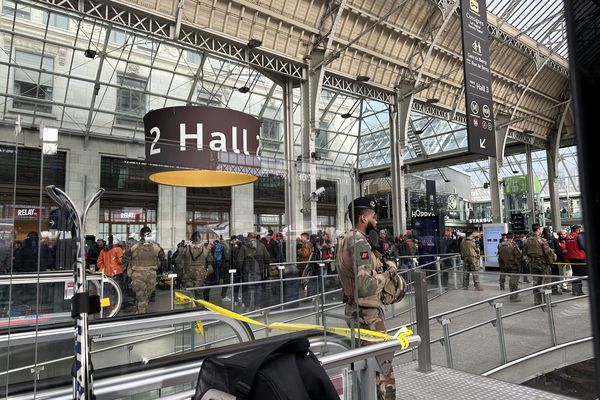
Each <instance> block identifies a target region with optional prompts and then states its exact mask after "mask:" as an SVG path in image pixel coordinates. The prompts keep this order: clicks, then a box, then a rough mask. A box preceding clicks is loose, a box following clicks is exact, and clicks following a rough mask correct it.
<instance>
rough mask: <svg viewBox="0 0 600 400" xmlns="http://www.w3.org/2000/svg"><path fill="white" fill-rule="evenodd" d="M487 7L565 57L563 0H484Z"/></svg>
mask: <svg viewBox="0 0 600 400" xmlns="http://www.w3.org/2000/svg"><path fill="white" fill-rule="evenodd" d="M487 9H488V11H489V12H491V13H492V14H494V15H496V16H497V17H498V18H500V19H501V20H504V21H506V22H508V23H509V24H511V25H512V26H514V27H515V28H517V29H519V30H520V31H521V32H522V34H525V35H528V36H530V37H531V38H533V39H535V40H536V41H537V42H539V43H541V44H543V45H544V46H546V47H547V48H549V49H550V50H552V51H553V52H554V53H556V54H558V55H560V56H562V57H564V58H568V50H567V28H566V26H565V18H564V15H563V13H564V7H563V0H533V1H532V0H487Z"/></svg>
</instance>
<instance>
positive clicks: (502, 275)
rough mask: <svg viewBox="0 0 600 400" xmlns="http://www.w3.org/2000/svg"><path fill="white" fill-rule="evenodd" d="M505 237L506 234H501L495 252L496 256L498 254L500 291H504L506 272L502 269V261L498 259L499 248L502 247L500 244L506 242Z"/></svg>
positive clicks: (500, 258)
mask: <svg viewBox="0 0 600 400" xmlns="http://www.w3.org/2000/svg"><path fill="white" fill-rule="evenodd" d="M506 235H507V234H506V233H503V234H502V235H501V237H500V243H498V251H497V252H496V254H498V271H499V272H500V290H504V287H505V285H504V284H505V283H506V273H507V272H508V271H507V270H506V268H505V267H504V260H503V259H502V257H500V246H501V245H502V242H504V241H505V240H506Z"/></svg>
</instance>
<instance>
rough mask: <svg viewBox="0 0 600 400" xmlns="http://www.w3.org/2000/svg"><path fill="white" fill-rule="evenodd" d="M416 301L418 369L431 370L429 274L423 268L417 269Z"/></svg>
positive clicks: (415, 272) (421, 370)
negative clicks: (419, 339) (418, 342)
mask: <svg viewBox="0 0 600 400" xmlns="http://www.w3.org/2000/svg"><path fill="white" fill-rule="evenodd" d="M414 274H415V275H414V277H415V303H416V308H417V333H418V335H419V336H420V337H421V344H420V345H419V354H418V360H419V366H418V368H417V371H420V372H430V371H431V347H430V344H429V303H428V302H427V275H426V274H425V271H423V270H415V271H414Z"/></svg>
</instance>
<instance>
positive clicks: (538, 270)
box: [523, 224, 556, 305]
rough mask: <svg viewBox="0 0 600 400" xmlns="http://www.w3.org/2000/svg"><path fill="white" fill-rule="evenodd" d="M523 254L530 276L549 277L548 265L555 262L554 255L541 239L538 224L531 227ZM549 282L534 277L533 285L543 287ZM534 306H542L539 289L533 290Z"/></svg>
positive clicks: (548, 280)
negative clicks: (527, 262) (527, 263)
mask: <svg viewBox="0 0 600 400" xmlns="http://www.w3.org/2000/svg"><path fill="white" fill-rule="evenodd" d="M523 253H524V254H525V256H527V260H528V261H529V271H530V273H531V274H532V275H551V274H552V269H551V268H550V264H552V263H553V262H554V261H556V254H555V253H554V251H553V250H552V249H551V248H550V246H549V245H548V242H547V241H546V239H544V238H543V237H542V227H541V226H540V225H539V224H533V225H532V226H531V235H530V236H529V237H528V238H527V240H526V241H525V244H524V245H523ZM548 282H550V278H549V277H545V276H536V277H535V278H534V280H533V285H534V286H538V285H543V284H544V283H548ZM533 297H534V300H535V304H536V305H538V304H542V293H541V291H540V289H533Z"/></svg>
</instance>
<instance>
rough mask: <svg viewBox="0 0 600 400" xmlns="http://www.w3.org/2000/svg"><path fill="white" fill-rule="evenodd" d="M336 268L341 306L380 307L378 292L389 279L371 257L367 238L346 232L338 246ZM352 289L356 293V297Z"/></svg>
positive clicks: (356, 233) (374, 258) (371, 252)
mask: <svg viewBox="0 0 600 400" xmlns="http://www.w3.org/2000/svg"><path fill="white" fill-rule="evenodd" d="M336 264H337V268H338V270H339V276H340V281H341V283H342V289H343V291H344V303H347V304H348V305H354V304H358V305H359V306H362V307H381V306H382V303H381V291H382V290H383V287H384V286H385V284H386V283H387V282H389V281H390V279H391V278H392V277H391V275H390V273H389V272H387V271H385V272H384V270H383V265H382V263H381V261H380V260H379V259H378V258H377V257H375V255H374V254H373V251H372V250H371V245H370V244H369V241H368V240H367V236H365V235H364V234H363V233H362V232H359V231H357V230H354V229H352V230H350V231H348V232H346V233H345V234H344V236H343V237H342V238H341V239H340V240H339V242H338V248H337V249H336ZM355 271H356V274H355ZM355 280H356V281H355ZM355 285H356V287H355ZM355 289H358V290H357V295H356V296H355V293H354V292H355Z"/></svg>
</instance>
